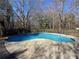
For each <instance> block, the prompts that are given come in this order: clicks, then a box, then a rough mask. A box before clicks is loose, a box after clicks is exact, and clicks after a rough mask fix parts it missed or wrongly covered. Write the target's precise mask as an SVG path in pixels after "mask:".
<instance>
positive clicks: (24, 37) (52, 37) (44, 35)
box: [7, 33, 74, 42]
mask: <svg viewBox="0 0 79 59" xmlns="http://www.w3.org/2000/svg"><path fill="white" fill-rule="evenodd" d="M39 38H42V39H49V40H53V41H57V42H73V41H74V40H73V39H72V38H68V37H64V36H60V35H56V34H49V33H35V34H24V35H13V36H8V39H7V41H10V42H11V41H12V42H18V41H24V40H34V39H39Z"/></svg>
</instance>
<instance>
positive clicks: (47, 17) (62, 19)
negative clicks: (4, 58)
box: [0, 0, 79, 35]
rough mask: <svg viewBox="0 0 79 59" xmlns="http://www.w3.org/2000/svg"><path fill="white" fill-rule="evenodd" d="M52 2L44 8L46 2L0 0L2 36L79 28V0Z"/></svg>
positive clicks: (56, 0) (35, 0)
mask: <svg viewBox="0 0 79 59" xmlns="http://www.w3.org/2000/svg"><path fill="white" fill-rule="evenodd" d="M66 1H67V0H52V2H51V3H50V4H49V5H48V6H47V7H44V6H43V5H44V0H0V34H1V35H7V34H20V33H21V34H22V33H32V32H44V31H46V30H48V31H50V30H51V31H52V32H60V33H64V31H65V30H74V29H75V28H76V27H79V10H78V9H79V0H72V2H71V4H70V6H69V7H70V8H69V9H68V11H66V10H65V6H66Z"/></svg>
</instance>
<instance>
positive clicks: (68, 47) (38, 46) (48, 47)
mask: <svg viewBox="0 0 79 59" xmlns="http://www.w3.org/2000/svg"><path fill="white" fill-rule="evenodd" d="M5 46H6V49H7V51H8V52H9V53H10V54H12V53H15V56H16V57H17V58H18V59H46V58H47V59H59V58H60V59H79V50H78V49H79V43H78V42H75V43H64V42H62V43H59V42H56V41H51V40H45V39H39V40H38V39H35V40H29V41H22V42H11V43H8V42H7V43H6V44H5ZM25 50H26V51H25ZM20 51H25V52H22V53H21V54H19V52H20Z"/></svg>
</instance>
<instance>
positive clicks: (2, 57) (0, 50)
mask: <svg viewBox="0 0 79 59" xmlns="http://www.w3.org/2000/svg"><path fill="white" fill-rule="evenodd" d="M4 44H5V41H4V40H3V41H0V59H18V58H17V56H18V55H20V54H22V53H23V52H25V51H27V49H25V50H22V51H15V52H13V53H11V54H10V53H9V52H8V51H7V49H6V47H5V45H4Z"/></svg>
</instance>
